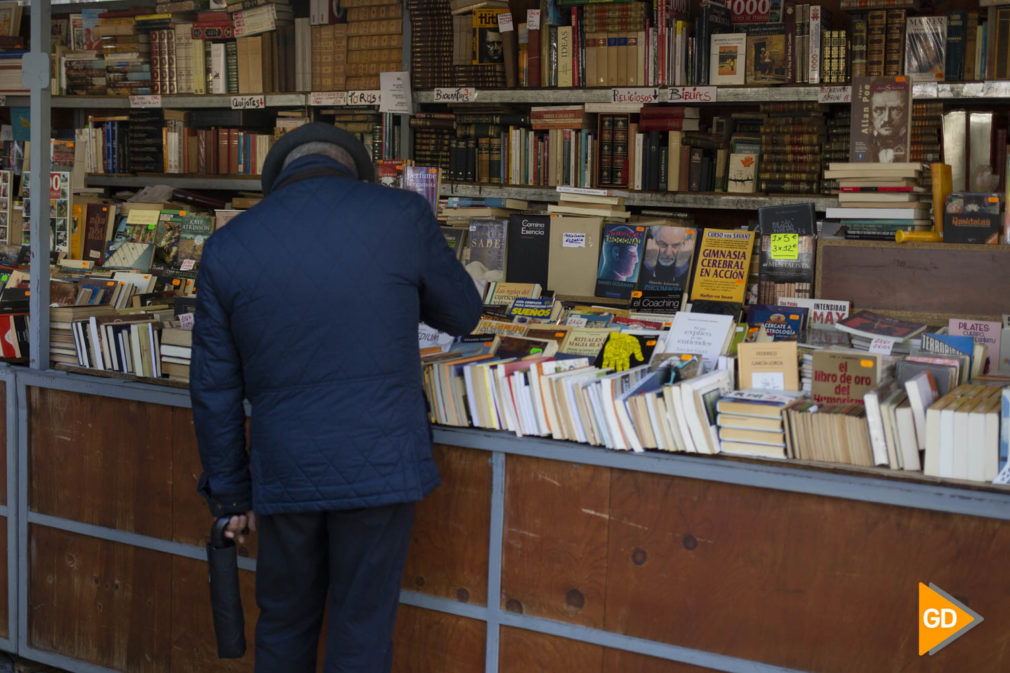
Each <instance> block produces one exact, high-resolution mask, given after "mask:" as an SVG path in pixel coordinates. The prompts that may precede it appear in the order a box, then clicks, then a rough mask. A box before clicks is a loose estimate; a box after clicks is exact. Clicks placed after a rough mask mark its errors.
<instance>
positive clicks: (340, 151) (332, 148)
mask: <svg viewBox="0 0 1010 673" xmlns="http://www.w3.org/2000/svg"><path fill="white" fill-rule="evenodd" d="M310 154H322V155H323V156H326V157H329V158H330V159H335V160H336V161H339V162H340V163H341V164H343V165H344V166H346V167H347V168H348V169H350V171H351V173H353V174H354V177H358V168H357V166H356V165H355V163H354V157H352V156H351V154H350V152H348V151H347V150H345V149H344V148H343V147H341V146H340V145H334V144H333V143H324V142H320V141H313V142H310V143H302V144H301V145H299V146H298V147H295V148H294V149H293V150H291V151H290V152H288V154H287V156H286V157H284V165H283V166H281V170H284V169H285V168H287V167H288V164H290V163H291V162H292V161H294V160H296V159H301V158H302V157H307V156H308V155H310Z"/></svg>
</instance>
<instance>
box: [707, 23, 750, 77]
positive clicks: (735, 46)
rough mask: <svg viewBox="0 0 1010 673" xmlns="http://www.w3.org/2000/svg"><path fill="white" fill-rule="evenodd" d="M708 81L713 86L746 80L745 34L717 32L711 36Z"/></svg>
mask: <svg viewBox="0 0 1010 673" xmlns="http://www.w3.org/2000/svg"><path fill="white" fill-rule="evenodd" d="M710 49H711V53H710V55H709V59H710V60H709V82H711V84H712V85H713V86H725V85H732V84H744V83H745V82H746V72H747V71H746V63H747V34H746V33H719V34H716V35H713V36H712V40H711V42H710Z"/></svg>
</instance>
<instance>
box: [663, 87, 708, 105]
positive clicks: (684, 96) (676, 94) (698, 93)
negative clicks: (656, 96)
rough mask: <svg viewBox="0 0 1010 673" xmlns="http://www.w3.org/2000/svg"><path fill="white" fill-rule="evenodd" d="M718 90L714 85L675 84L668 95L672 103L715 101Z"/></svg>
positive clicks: (668, 91)
mask: <svg viewBox="0 0 1010 673" xmlns="http://www.w3.org/2000/svg"><path fill="white" fill-rule="evenodd" d="M718 91H719V89H718V87H714V86H675V87H672V88H670V89H667V94H666V95H667V101H669V102H670V103H714V102H715V101H716V95H717V93H718Z"/></svg>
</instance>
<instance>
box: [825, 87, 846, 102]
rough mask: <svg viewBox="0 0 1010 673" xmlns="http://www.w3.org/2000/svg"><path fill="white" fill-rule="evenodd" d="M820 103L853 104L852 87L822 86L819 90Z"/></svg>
mask: <svg viewBox="0 0 1010 673" xmlns="http://www.w3.org/2000/svg"><path fill="white" fill-rule="evenodd" d="M817 102H818V103H851V102H852V87H851V86H822V87H821V88H820V89H818V90H817Z"/></svg>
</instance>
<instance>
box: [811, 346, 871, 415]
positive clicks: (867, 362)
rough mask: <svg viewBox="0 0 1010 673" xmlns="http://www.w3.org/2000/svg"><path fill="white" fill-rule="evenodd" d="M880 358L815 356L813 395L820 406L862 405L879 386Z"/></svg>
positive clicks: (835, 353) (836, 353)
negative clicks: (870, 392)
mask: <svg viewBox="0 0 1010 673" xmlns="http://www.w3.org/2000/svg"><path fill="white" fill-rule="evenodd" d="M880 369H881V366H880V356H879V355H877V354H875V353H866V352H863V351H853V350H821V351H816V352H814V355H813V372H814V373H813V382H812V383H811V389H810V392H811V395H812V396H813V398H814V400H815V401H816V402H817V403H818V404H859V405H862V404H863V396H864V395H865V394H866V393H867V392H868V391H870V390H872V389H873V388H874V387H875V386H876V385H877V384H878V383H879V381H878V376H879V372H880Z"/></svg>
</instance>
